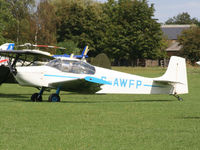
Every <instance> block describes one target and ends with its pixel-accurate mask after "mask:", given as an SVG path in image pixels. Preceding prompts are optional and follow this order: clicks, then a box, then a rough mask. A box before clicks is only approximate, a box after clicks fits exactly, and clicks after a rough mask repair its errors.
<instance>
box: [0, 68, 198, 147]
mask: <svg viewBox="0 0 200 150" xmlns="http://www.w3.org/2000/svg"><path fill="white" fill-rule="evenodd" d="M114 69H115V70H121V71H124V72H129V73H134V74H138V75H144V76H149V77H156V76H159V75H161V74H162V73H164V72H165V69H163V68H131V67H123V68H118V67H114ZM188 81H189V92H190V93H189V94H187V95H182V98H183V99H184V101H183V102H179V101H177V99H176V98H174V97H173V96H169V95H79V94H74V93H66V92H61V98H62V101H61V103H48V102H47V99H48V96H49V94H50V93H48V92H45V94H44V102H41V103H32V102H30V100H29V99H30V96H31V95H32V93H34V92H37V89H34V88H27V87H21V86H19V85H16V84H3V85H2V86H1V87H0V149H3V150H4V149H9V150H13V149H17V150H21V149H33V150H35V149H41V150H43V149H48V150H51V149H52V150H66V149H67V150H132V149H134V150H147V149H148V150H151V149H152V150H155V149H157V150H160V149H166V150H169V149H170V150H171V149H174V150H175V149H176V150H177V149H180V150H184V149H185V150H188V149H192V150H193V149H194V150H197V149H199V148H200V143H199V140H200V98H199V97H200V68H198V67H189V69H188Z"/></svg>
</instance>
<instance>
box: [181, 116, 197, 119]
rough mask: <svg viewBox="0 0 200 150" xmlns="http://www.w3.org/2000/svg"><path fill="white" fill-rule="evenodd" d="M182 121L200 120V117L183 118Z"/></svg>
mask: <svg viewBox="0 0 200 150" xmlns="http://www.w3.org/2000/svg"><path fill="white" fill-rule="evenodd" d="M181 119H186V120H199V119H200V117H192V116H188V117H181Z"/></svg>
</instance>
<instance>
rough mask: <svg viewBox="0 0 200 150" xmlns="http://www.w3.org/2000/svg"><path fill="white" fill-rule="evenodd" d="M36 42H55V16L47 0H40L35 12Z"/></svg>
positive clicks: (52, 7)
mask: <svg viewBox="0 0 200 150" xmlns="http://www.w3.org/2000/svg"><path fill="white" fill-rule="evenodd" d="M35 21H36V31H35V32H36V36H37V39H36V41H35V42H36V43H40V44H56V24H57V16H56V14H55V9H54V6H53V5H52V4H51V3H49V1H48V0H41V1H40V3H39V5H38V7H37V12H36V18H35Z"/></svg>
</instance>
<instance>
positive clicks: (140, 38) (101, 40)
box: [0, 0, 173, 65]
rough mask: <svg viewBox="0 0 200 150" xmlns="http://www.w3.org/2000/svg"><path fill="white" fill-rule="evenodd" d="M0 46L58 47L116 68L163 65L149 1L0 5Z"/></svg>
mask: <svg viewBox="0 0 200 150" xmlns="http://www.w3.org/2000/svg"><path fill="white" fill-rule="evenodd" d="M0 8H1V9H0V44H2V43H5V42H14V43H16V44H18V45H19V44H23V43H35V44H48V45H58V46H64V47H66V48H67V50H66V51H61V50H49V51H50V52H51V53H59V54H61V53H68V54H69V53H72V52H75V53H80V51H81V50H82V48H83V47H84V46H86V45H88V46H89V49H90V52H89V55H90V57H94V56H96V55H97V54H99V53H105V54H107V55H108V57H109V58H110V60H111V62H112V63H114V64H118V65H122V64H125V65H134V63H135V61H136V60H137V59H161V58H164V57H165V56H166V53H165V48H166V46H167V42H166V41H165V40H164V38H163V35H162V31H161V24H160V23H158V21H157V20H156V19H154V12H155V9H154V6H153V4H151V5H149V4H148V1H147V0H108V1H107V2H105V3H100V2H97V1H95V0H76V1H74V0H40V2H39V3H38V4H36V2H35V0H0ZM172 21H173V20H172Z"/></svg>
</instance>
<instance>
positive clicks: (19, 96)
mask: <svg viewBox="0 0 200 150" xmlns="http://www.w3.org/2000/svg"><path fill="white" fill-rule="evenodd" d="M64 95H66V94H64ZM67 95H73V94H67ZM29 96H30V94H2V93H0V98H3V99H5V98H10V99H11V100H14V101H21V102H31V101H30V100H29ZM85 99H86V98H84V100H82V101H81V100H79V101H76V100H75V101H61V102H60V103H74V104H76V103H77V104H81V103H82V104H87V103H88V104H89V103H154V102H156V103H165V102H175V100H115V99H113V100H85ZM1 101H2V100H1V99H0V102H1ZM4 101H5V100H4ZM43 102H44V103H45V102H48V101H47V100H46V101H43ZM43 102H41V103H43Z"/></svg>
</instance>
